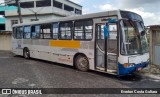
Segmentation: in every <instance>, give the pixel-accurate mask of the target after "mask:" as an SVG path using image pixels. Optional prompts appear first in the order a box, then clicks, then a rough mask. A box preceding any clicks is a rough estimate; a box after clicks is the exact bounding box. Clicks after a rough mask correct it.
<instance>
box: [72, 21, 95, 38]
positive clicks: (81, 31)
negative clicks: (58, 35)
mask: <svg viewBox="0 0 160 97" xmlns="http://www.w3.org/2000/svg"><path fill="white" fill-rule="evenodd" d="M92 30H93V21H92V20H83V21H75V27H74V39H76V40H90V39H92V36H93V35H92V34H93V33H92Z"/></svg>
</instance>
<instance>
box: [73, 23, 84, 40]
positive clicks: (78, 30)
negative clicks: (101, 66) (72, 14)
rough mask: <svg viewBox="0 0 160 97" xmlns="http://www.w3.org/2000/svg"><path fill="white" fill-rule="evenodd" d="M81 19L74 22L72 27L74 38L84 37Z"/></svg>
mask: <svg viewBox="0 0 160 97" xmlns="http://www.w3.org/2000/svg"><path fill="white" fill-rule="evenodd" d="M83 28H84V27H83V21H77V22H75V27H74V39H76V40H78V39H84V29H83Z"/></svg>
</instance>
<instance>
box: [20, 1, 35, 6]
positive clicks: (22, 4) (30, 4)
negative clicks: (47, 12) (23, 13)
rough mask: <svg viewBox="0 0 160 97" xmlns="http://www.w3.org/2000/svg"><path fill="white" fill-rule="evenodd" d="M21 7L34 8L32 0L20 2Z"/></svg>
mask: <svg viewBox="0 0 160 97" xmlns="http://www.w3.org/2000/svg"><path fill="white" fill-rule="evenodd" d="M20 6H21V8H34V1H32V2H21V3H20Z"/></svg>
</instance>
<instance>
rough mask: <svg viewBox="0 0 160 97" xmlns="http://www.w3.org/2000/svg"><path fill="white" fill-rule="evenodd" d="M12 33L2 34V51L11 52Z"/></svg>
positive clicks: (0, 48) (0, 46)
mask: <svg viewBox="0 0 160 97" xmlns="http://www.w3.org/2000/svg"><path fill="white" fill-rule="evenodd" d="M11 39H12V38H11V33H5V34H4V33H0V50H11V49H12V47H11Z"/></svg>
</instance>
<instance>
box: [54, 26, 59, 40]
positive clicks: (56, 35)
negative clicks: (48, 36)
mask: <svg viewBox="0 0 160 97" xmlns="http://www.w3.org/2000/svg"><path fill="white" fill-rule="evenodd" d="M53 39H58V23H53Z"/></svg>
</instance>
